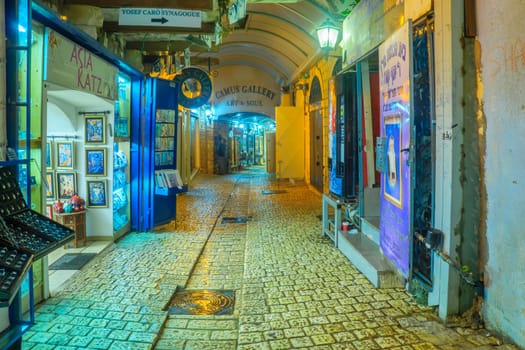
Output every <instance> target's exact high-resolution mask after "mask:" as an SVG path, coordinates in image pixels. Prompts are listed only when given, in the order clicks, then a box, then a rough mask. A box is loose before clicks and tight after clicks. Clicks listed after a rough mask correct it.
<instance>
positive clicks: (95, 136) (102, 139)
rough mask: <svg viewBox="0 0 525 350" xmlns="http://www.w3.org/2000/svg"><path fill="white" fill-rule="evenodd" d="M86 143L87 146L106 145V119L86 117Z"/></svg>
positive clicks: (102, 117)
mask: <svg viewBox="0 0 525 350" xmlns="http://www.w3.org/2000/svg"><path fill="white" fill-rule="evenodd" d="M84 127H85V134H86V135H85V142H86V144H104V143H106V132H105V129H106V117H104V116H89V117H85V125H84Z"/></svg>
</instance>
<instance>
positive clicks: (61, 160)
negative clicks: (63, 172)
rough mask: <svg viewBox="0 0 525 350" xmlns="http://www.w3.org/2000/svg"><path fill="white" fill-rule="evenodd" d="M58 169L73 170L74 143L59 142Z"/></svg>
mask: <svg viewBox="0 0 525 350" xmlns="http://www.w3.org/2000/svg"><path fill="white" fill-rule="evenodd" d="M56 145H57V146H56V148H57V151H56V153H57V166H56V167H57V169H73V165H74V159H75V156H74V155H75V153H74V149H73V141H57V142H56Z"/></svg>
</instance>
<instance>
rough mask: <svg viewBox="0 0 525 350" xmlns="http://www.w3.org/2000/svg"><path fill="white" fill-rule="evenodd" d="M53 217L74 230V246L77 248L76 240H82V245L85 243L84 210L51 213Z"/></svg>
mask: <svg viewBox="0 0 525 350" xmlns="http://www.w3.org/2000/svg"><path fill="white" fill-rule="evenodd" d="M53 219H54V220H55V221H56V222H58V223H60V224H62V225H64V226H66V227H69V228H70V229H72V230H73V231H75V248H78V242H82V246H84V245H86V211H85V210H82V211H76V212H72V213H53Z"/></svg>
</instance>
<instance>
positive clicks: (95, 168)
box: [86, 148, 106, 176]
mask: <svg viewBox="0 0 525 350" xmlns="http://www.w3.org/2000/svg"><path fill="white" fill-rule="evenodd" d="M86 176H106V149H105V148H97V149H95V148H92V149H89V148H88V149H86Z"/></svg>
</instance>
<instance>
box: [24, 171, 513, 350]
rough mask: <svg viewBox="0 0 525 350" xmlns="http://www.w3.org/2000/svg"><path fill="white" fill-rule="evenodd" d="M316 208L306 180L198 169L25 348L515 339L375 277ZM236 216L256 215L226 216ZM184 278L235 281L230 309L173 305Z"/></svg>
mask: <svg viewBox="0 0 525 350" xmlns="http://www.w3.org/2000/svg"><path fill="white" fill-rule="evenodd" d="M263 190H282V193H276V194H268V195H264V194H262V191H263ZM320 213H321V197H320V196H319V195H318V194H316V193H314V192H312V191H311V190H310V189H309V188H308V186H306V185H305V184H304V183H301V182H298V183H289V182H279V181H275V180H274V179H273V178H272V177H269V176H267V175H265V174H263V173H259V172H258V171H243V172H240V173H236V174H233V175H227V176H206V175H200V176H198V178H197V179H196V181H194V183H193V184H192V188H191V189H190V191H189V192H188V193H187V194H185V195H182V196H180V197H177V222H176V223H175V224H172V225H169V226H167V227H165V228H164V229H163V230H162V231H161V232H155V233H130V234H128V235H127V236H125V237H124V238H123V239H121V240H120V241H118V242H116V243H115V244H113V246H112V247H110V249H108V250H106V251H105V252H104V253H102V254H101V255H99V256H97V257H96V258H95V259H93V260H92V261H91V262H90V263H89V264H88V265H87V266H85V267H84V268H83V270H81V272H80V273H78V274H76V275H74V276H73V278H72V279H71V280H70V282H69V283H68V284H67V286H65V288H63V290H62V291H61V292H60V293H59V294H58V295H56V296H53V297H52V298H50V299H48V300H47V301H46V302H44V303H43V304H40V305H39V306H38V307H37V310H36V324H35V325H34V326H33V327H32V328H31V330H30V331H29V332H27V334H26V335H25V336H24V341H23V348H24V349H35V350H37V349H159V350H168V349H169V350H190V349H192V350H222V349H224V350H227V349H231V350H235V349H238V350H248V349H261V350H262V349H268V350H270V349H272V350H273V349H349V350H352V349H355V350H364V349H398V350H401V349H403V350H408V349H412V350H414V349H420V350H427V349H442V350H452V349H502V350H503V349H505V350H510V349H518V348H517V347H515V346H513V345H510V344H505V343H504V342H503V341H502V340H501V339H498V338H497V337H495V336H493V335H491V334H490V333H489V332H488V331H487V330H484V329H480V330H474V329H470V328H468V327H462V326H461V325H460V324H457V325H454V326H452V325H449V326H445V325H444V324H443V323H442V322H441V321H440V320H439V319H438V318H437V317H436V316H435V315H434V312H433V310H432V309H431V308H429V307H423V306H419V305H417V304H416V303H415V302H414V301H413V298H412V297H411V296H410V295H409V294H408V293H407V292H406V291H405V290H404V289H376V288H374V287H373V286H372V285H371V284H370V283H369V282H368V280H367V279H366V278H365V277H364V276H363V275H362V274H361V273H359V271H357V270H356V269H355V268H354V267H353V266H352V264H351V263H350V262H349V261H348V259H347V258H346V257H344V256H343V254H341V253H340V251H339V250H338V249H337V248H335V247H334V246H333V244H332V242H331V241H329V240H328V239H323V238H321V234H320V231H321V221H320V220H319V218H318V215H319V214H320ZM237 217H245V218H247V219H248V220H247V221H246V222H240V221H239V222H235V221H234V222H228V220H224V219H225V218H237ZM184 289H185V290H199V289H209V290H229V291H233V292H234V299H235V302H234V305H233V313H232V314H229V315H198V316H197V315H180V314H172V313H170V312H168V311H167V308H166V306H167V305H168V304H169V303H170V300H171V299H172V296H173V294H174V292H175V291H176V290H184Z"/></svg>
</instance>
